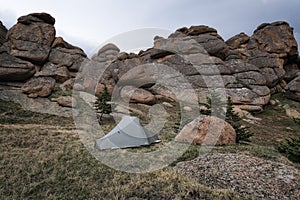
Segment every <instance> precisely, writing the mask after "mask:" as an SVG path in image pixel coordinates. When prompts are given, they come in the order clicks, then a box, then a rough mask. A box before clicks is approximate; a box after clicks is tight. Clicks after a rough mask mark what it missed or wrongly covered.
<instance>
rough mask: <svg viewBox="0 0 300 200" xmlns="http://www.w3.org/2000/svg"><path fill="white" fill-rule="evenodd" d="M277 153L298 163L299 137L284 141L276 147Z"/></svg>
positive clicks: (299, 157) (299, 161)
mask: <svg viewBox="0 0 300 200" xmlns="http://www.w3.org/2000/svg"><path fill="white" fill-rule="evenodd" d="M278 151H279V152H280V153H282V154H283V155H285V156H286V157H287V158H288V159H289V160H291V161H293V162H298V163H300V137H298V138H288V139H286V140H285V141H284V142H283V143H282V144H280V145H279V146H278Z"/></svg>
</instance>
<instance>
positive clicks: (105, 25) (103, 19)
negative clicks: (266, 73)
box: [0, 0, 300, 53]
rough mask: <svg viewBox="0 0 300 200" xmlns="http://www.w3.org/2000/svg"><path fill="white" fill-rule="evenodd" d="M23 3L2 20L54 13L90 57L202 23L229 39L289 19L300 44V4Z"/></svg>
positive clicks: (190, 0) (4, 8) (11, 6)
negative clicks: (131, 34)
mask: <svg viewBox="0 0 300 200" xmlns="http://www.w3.org/2000/svg"><path fill="white" fill-rule="evenodd" d="M1 4H2V5H1ZM22 5H23V4H22V3H20V1H17V0H12V1H7V2H5V3H4V2H0V8H1V9H0V20H1V21H3V22H4V24H5V25H7V26H11V25H12V24H14V23H15V22H16V19H17V17H19V16H21V15H24V14H28V13H30V12H42V11H44V12H49V13H50V14H51V15H53V16H54V17H55V18H56V24H55V26H56V29H57V30H58V31H57V32H58V34H59V35H61V36H63V37H64V38H65V39H66V41H68V42H70V43H73V44H75V45H77V46H80V47H82V48H83V49H84V50H85V51H86V52H87V53H88V52H90V51H91V50H92V49H94V48H97V47H98V46H99V45H100V44H102V43H103V42H104V41H106V40H109V39H110V38H111V37H113V36H116V35H118V34H121V33H123V32H127V31H131V30H135V29H140V28H149V27H156V28H161V29H167V30H172V31H175V30H176V29H177V28H180V27H183V26H191V25H202V24H204V25H208V26H211V27H214V28H216V29H217V30H218V32H219V34H220V35H221V36H222V37H223V38H224V39H228V38H230V37H231V36H233V35H235V34H238V33H240V32H245V33H247V34H249V35H251V34H252V33H253V31H254V30H255V29H256V27H257V26H258V25H260V24H261V23H263V22H273V21H278V20H284V21H287V22H289V23H290V25H291V26H292V27H294V32H295V36H296V38H297V40H298V41H300V35H299V34H300V21H299V19H300V12H299V10H300V3H299V0H252V1H247V0H215V1H211V0H184V1H180V0H152V1H138V0H131V1H123V0H114V1H98V0H97V1H96V0H91V1H71V0H66V1H63V2H62V1H59V0H53V1H45V2H43V3H40V4H37V3H36V1H34V0H28V1H26V7H24V6H22ZM57 5H59V6H57ZM133 39H134V38H133ZM152 39H153V38H152V37H151V38H149V44H152Z"/></svg>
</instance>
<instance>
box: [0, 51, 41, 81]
mask: <svg viewBox="0 0 300 200" xmlns="http://www.w3.org/2000/svg"><path fill="white" fill-rule="evenodd" d="M35 72H36V66H35V65H33V64H32V63H30V62H28V61H25V60H21V59H19V58H16V57H13V56H11V55H9V54H7V53H1V54H0V80H1V81H25V80H27V79H28V78H30V77H31V76H32V75H33V74H34V73H35Z"/></svg>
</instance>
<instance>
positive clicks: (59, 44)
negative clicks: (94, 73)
mask: <svg viewBox="0 0 300 200" xmlns="http://www.w3.org/2000/svg"><path fill="white" fill-rule="evenodd" d="M86 57H87V56H86V54H85V53H84V51H83V50H82V49H80V48H79V47H75V46H73V45H71V44H69V43H68V42H66V41H65V40H64V39H63V38H62V37H57V38H55V40H54V42H53V44H52V49H51V53H50V55H49V61H50V62H51V63H53V64H56V65H59V66H64V67H67V68H68V69H69V70H70V71H75V72H78V71H79V68H80V66H81V64H82V62H83V60H84V58H86Z"/></svg>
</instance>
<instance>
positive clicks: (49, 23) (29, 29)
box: [8, 13, 55, 64]
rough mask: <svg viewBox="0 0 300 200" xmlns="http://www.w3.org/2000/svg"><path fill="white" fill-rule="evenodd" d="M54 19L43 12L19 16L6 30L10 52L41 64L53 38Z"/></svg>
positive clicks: (47, 53) (46, 56) (46, 55)
mask: <svg viewBox="0 0 300 200" xmlns="http://www.w3.org/2000/svg"><path fill="white" fill-rule="evenodd" d="M54 22H55V20H53V19H52V18H51V16H50V15H48V14H45V13H34V14H30V15H26V16H23V17H20V18H19V19H18V23H17V24H16V25H14V26H13V27H12V28H11V29H10V30H9V31H8V39H9V40H10V54H11V55H12V56H15V57H20V58H23V59H25V60H29V61H31V62H34V63H37V64H43V63H44V62H45V61H46V60H47V58H48V56H49V53H50V50H51V44H52V42H53V41H54V38H55V28H54V26H53V24H54Z"/></svg>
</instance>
